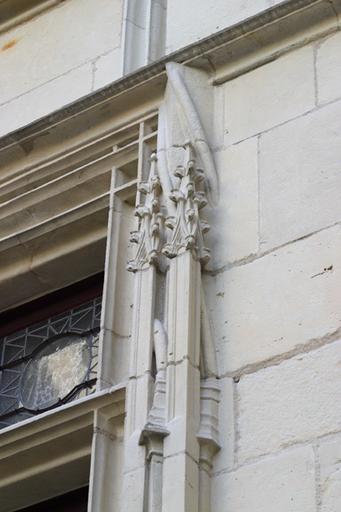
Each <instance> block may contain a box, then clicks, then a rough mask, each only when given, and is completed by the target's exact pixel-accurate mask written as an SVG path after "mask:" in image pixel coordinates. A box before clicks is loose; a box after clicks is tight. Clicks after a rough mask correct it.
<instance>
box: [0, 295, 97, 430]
mask: <svg viewBox="0 0 341 512" xmlns="http://www.w3.org/2000/svg"><path fill="white" fill-rule="evenodd" d="M100 316H101V297H97V298H95V299H93V300H91V301H89V302H86V303H85V304H82V305H81V306H77V307H76V308H73V309H71V310H69V311H67V312H65V313H62V314H58V315H55V316H52V317H50V318H48V319H47V320H45V321H42V322H39V323H38V324H35V325H31V326H29V327H27V328H25V329H22V330H20V331H18V332H15V333H13V334H10V335H8V336H5V337H3V338H0V428H4V427H7V426H9V425H12V424H14V423H16V422H18V421H21V420H23V419H26V418H29V417H31V416H34V415H36V414H39V413H41V412H43V411H46V410H49V409H52V408H54V407H57V406H58V405H61V404H62V403H66V402H69V401H71V400H74V399H76V398H78V397H81V396H86V395H88V394H90V393H92V392H94V390H95V383H96V376H97V365H98V338H99V326H100Z"/></svg>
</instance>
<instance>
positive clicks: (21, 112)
mask: <svg viewBox="0 0 341 512" xmlns="http://www.w3.org/2000/svg"><path fill="white" fill-rule="evenodd" d="M91 86H92V69H91V64H85V65H84V66H82V67H80V68H77V69H75V70H73V71H70V72H69V73H67V74H66V75H63V76H60V77H58V78H56V79H55V80H52V81H50V82H48V83H46V84H44V85H42V86H41V87H38V88H37V89H33V90H31V91H29V92H27V93H26V94H23V95H22V96H19V97H18V98H15V99H14V100H13V101H10V102H9V103H6V105H3V106H2V107H1V106H0V136H2V135H5V134H6V133H9V132H11V131H14V130H16V129H18V128H21V127H23V126H25V125H27V124H29V123H31V122H33V121H36V120H37V119H39V118H40V117H43V116H45V115H47V114H50V113H51V112H53V111H54V110H58V109H59V108H62V107H63V106H65V105H67V104H68V103H72V102H73V101H75V100H77V99H78V98H80V97H81V96H85V95H86V94H89V93H90V92H91Z"/></svg>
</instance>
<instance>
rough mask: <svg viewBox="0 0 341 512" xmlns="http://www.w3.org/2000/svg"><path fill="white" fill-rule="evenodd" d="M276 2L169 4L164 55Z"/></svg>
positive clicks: (179, 1) (190, 1) (173, 1)
mask: <svg viewBox="0 0 341 512" xmlns="http://www.w3.org/2000/svg"><path fill="white" fill-rule="evenodd" d="M280 2H281V0H205V1H201V2H198V0H185V1H182V0H169V1H168V12H167V43H166V51H167V52H168V53H170V52H172V51H175V50H177V49H178V48H181V47H182V46H185V45H187V44H190V43H193V42H194V41H198V40H199V39H202V38H203V37H207V36H209V35H211V34H213V33H214V32H218V31H219V30H222V29H224V28H226V27H230V26H232V25H235V24H236V23H239V22H241V21H243V20H245V19H247V18H249V17H250V16H254V15H255V14H257V13H259V12H261V11H263V10H265V9H268V8H269V7H272V6H274V5H276V4H279V3H280ZM175 20H176V21H175Z"/></svg>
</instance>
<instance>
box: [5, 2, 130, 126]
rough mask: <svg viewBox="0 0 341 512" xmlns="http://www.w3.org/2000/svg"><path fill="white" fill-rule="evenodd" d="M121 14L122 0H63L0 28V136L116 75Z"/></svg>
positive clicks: (119, 66)
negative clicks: (0, 30)
mask: <svg viewBox="0 0 341 512" xmlns="http://www.w3.org/2000/svg"><path fill="white" fill-rule="evenodd" d="M123 14H124V13H123V0H96V1H93V0H67V1H65V2H60V3H57V4H56V5H53V6H52V7H51V8H50V9H47V10H45V11H43V12H42V13H40V14H39V15H37V16H35V17H33V18H32V19H28V20H27V21H26V22H24V23H20V24H19V25H17V26H14V27H13V28H11V29H9V30H6V31H3V32H2V33H0V65H1V80H0V136H1V135H4V134H6V133H8V132H11V131H13V130H15V129H17V128H19V127H22V126H25V125H26V124H29V123H31V122H33V121H35V120H36V119H38V118H40V117H42V116H44V115H47V114H49V113H50V112H52V111H54V110H57V109H59V108H62V107H63V106H65V105H67V104H68V103H71V102H73V101H75V100H77V99H78V98H80V97H81V96H85V95H87V94H90V93H91V92H92V91H94V90H95V89H98V88H100V87H103V86H104V85H106V84H107V83H109V82H111V81H114V80H115V79H117V78H119V77H120V76H121V75H122V65H123V64H122V23H123ZM0 28H1V25H0Z"/></svg>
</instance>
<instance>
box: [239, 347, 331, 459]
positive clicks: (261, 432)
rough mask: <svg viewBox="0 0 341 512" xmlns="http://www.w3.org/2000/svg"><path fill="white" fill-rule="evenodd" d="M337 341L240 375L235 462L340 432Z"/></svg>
mask: <svg viewBox="0 0 341 512" xmlns="http://www.w3.org/2000/svg"><path fill="white" fill-rule="evenodd" d="M340 364H341V341H337V342H334V343H332V344H331V345H327V346H325V347H323V348H320V349H318V350H315V351H311V352H309V353H307V354H303V355H299V356H296V357H294V358H293V359H291V360H288V361H285V362H282V363H281V364H279V365H277V366H272V367H269V368H266V369H262V370H259V371H258V372H256V373H254V374H251V375H246V376H245V377H242V379H241V380H240V382H239V384H238V394H239V420H238V428H239V450H238V458H239V460H245V459H248V458H251V457H255V456H258V455H261V454H263V453H267V452H271V451H275V450H280V449H281V448H283V447H285V446H288V445H289V444H291V443H297V442H304V441H308V440H312V439H314V438H316V437H318V436H322V435H324V434H328V433H330V432H334V431H337V430H341V403H340V392H341V371H340Z"/></svg>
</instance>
